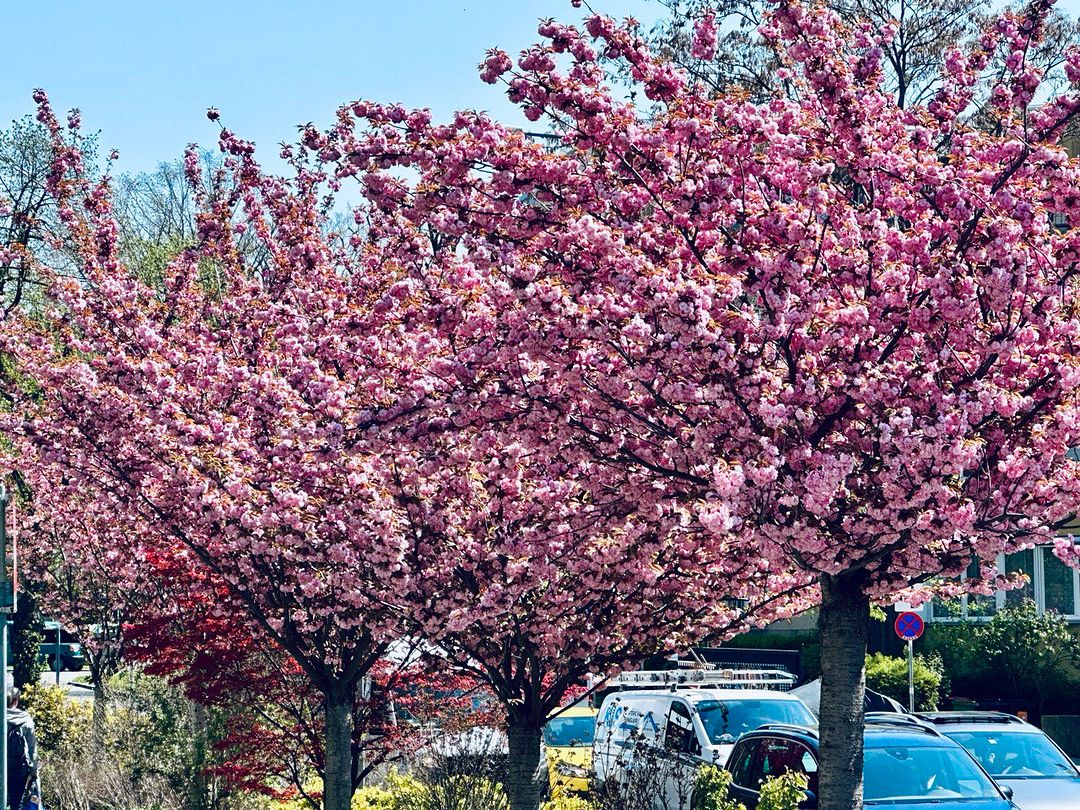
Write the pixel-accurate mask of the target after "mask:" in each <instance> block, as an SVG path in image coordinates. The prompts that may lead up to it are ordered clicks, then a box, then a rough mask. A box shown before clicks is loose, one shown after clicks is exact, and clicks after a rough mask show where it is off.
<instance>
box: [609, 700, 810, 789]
mask: <svg viewBox="0 0 1080 810" xmlns="http://www.w3.org/2000/svg"><path fill="white" fill-rule="evenodd" d="M765 723H785V724H791V725H799V726H815V725H817V719H816V718H815V717H814V715H813V714H812V713H811V712H810V710H809V709H808V708H806V706H805V704H803V702H802V701H801V700H799V699H798V698H797V697H794V696H792V695H788V694H786V693H784V692H779V691H775V690H771V689H745V688H724V687H714V686H709V685H703V686H694V687H693V688H675V689H665V690H657V689H624V690H622V691H618V692H612V693H610V694H608V695H607V697H605V698H604V702H603V703H602V704H601V707H600V713H599V714H598V715H597V718H596V735H595V737H594V739H593V771H594V775H595V777H596V781H597V783H598V784H601V785H604V789H605V790H613V791H633V792H634V793H638V794H639V795H640V792H642V791H644V792H647V793H648V794H650V795H653V796H656V797H657V799H658V802H657V806H659V807H662V808H666V810H678V808H687V807H689V806H690V798H691V792H692V790H693V786H694V778H695V774H696V772H697V768H698V766H700V765H702V764H704V763H711V764H715V765H718V766H720V767H723V766H724V764H725V763H726V762H727V758H728V756H729V755H730V754H731V749H732V748H733V747H734V745H735V741H736V740H737V739H738V738H739V737H740V736H741V735H742V734H744V733H745V732H747V731H753V730H754V729H756V728H758V727H759V726H761V725H764V724H765Z"/></svg>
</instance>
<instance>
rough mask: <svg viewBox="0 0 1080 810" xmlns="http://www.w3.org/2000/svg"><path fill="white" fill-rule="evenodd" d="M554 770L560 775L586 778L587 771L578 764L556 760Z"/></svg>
mask: <svg viewBox="0 0 1080 810" xmlns="http://www.w3.org/2000/svg"><path fill="white" fill-rule="evenodd" d="M555 772H556V773H558V774H559V775H560V776H573V777H574V778H576V779H587V778H588V776H589V772H588V771H587V770H585V769H584V768H582V767H581V766H580V765H571V764H570V763H569V762H556V763H555Z"/></svg>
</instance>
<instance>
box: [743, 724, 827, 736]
mask: <svg viewBox="0 0 1080 810" xmlns="http://www.w3.org/2000/svg"><path fill="white" fill-rule="evenodd" d="M754 731H793V732H796V733H798V734H805V735H806V736H808V737H817V736H818V730H817V729H816V728H814V727H813V726H799V725H796V724H795V723H763V724H762V725H760V726H758V727H757V728H755V729H754ZM747 733H752V732H747Z"/></svg>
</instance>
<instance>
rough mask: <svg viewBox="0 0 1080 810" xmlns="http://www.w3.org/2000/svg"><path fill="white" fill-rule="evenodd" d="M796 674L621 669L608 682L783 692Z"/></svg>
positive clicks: (618, 685)
mask: <svg viewBox="0 0 1080 810" xmlns="http://www.w3.org/2000/svg"><path fill="white" fill-rule="evenodd" d="M795 680H796V678H795V676H794V675H793V674H792V673H790V672H785V671H784V670H782V669H640V670H637V671H634V672H622V673H620V674H618V675H615V676H614V677H612V678H611V679H610V680H609V681H608V683H607V685H608V686H610V687H616V688H621V689H650V688H669V689H689V688H701V687H710V686H711V687H723V688H726V689H772V690H775V691H780V692H786V691H787V690H788V689H790V688H791V687H792V686H794V685H795Z"/></svg>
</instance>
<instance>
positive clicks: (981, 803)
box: [728, 714, 1016, 810]
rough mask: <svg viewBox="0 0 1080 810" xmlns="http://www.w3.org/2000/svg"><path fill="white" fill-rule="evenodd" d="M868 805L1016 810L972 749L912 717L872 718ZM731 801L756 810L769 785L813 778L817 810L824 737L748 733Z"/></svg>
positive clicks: (798, 729)
mask: <svg viewBox="0 0 1080 810" xmlns="http://www.w3.org/2000/svg"><path fill="white" fill-rule="evenodd" d="M863 739H864V743H865V749H864V757H863V759H864V762H863V803H864V805H865V806H866V807H878V806H880V807H883V808H884V807H888V808H889V810H928V808H933V810H1016V805H1014V804H1013V803H1012V801H1011V791H1010V790H1009V789H1008V788H1003V787H1001V786H999V785H998V784H997V783H995V782H994V780H993V779H991V778H990V776H989V775H988V774H987V773H986V771H985V770H983V768H982V767H981V766H980V765H979V763H978V762H976V761H975V760H974V759H973V758H972V756H971V755H970V754H969V753H968V752H967V751H965V750H964V748H963V747H962V746H961V745H959V744H958V743H956V742H954V741H953V740H951V739H949V738H948V737H946V736H945V735H943V734H941V733H940V732H939V731H938V730H937V729H936V728H935V727H934V726H932V725H931V724H929V723H925V722H922V721H920V720H918V719H915V718H913V717H910V716H907V715H893V714H880V715H879V714H868V715H867V718H866V735H865V737H864V738H863ZM728 770H729V771H731V785H730V787H729V788H728V791H729V796H730V797H731V798H732V799H736V800H738V801H740V802H742V803H743V804H744V805H746V807H747V810H755V808H756V807H757V805H758V798H759V790H760V785H761V783H762V782H764V781H765V779H767V778H768V777H770V776H779V775H781V774H783V773H785V772H787V771H794V772H796V773H802V774H805V776H806V779H807V785H808V787H807V792H806V798H805V800H804V801H803V802H802V804H800V807H802V808H807V810H812V809H813V808H816V807H817V790H818V781H817V780H818V735H817V730H816V729H813V728H808V727H802V726H782V725H766V726H762V727H761V728H759V729H758V730H756V731H751V732H749V733H748V734H744V735H743V736H742V737H741V738H740V739H739V741H738V742H737V743H736V745H735V748H734V750H733V751H732V752H731V757H730V758H729V759H728Z"/></svg>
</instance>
